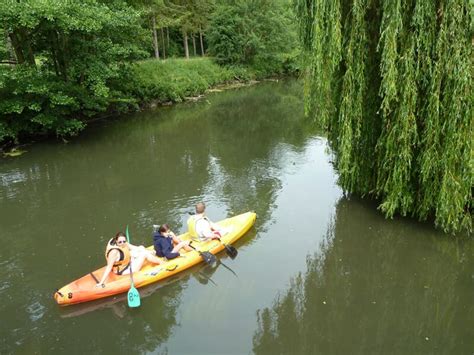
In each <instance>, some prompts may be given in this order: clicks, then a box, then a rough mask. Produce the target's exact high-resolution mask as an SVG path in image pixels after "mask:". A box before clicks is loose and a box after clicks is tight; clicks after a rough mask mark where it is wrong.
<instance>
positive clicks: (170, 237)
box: [153, 224, 192, 260]
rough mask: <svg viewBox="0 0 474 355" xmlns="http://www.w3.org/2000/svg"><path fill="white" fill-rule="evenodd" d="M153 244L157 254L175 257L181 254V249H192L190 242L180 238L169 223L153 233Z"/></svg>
mask: <svg viewBox="0 0 474 355" xmlns="http://www.w3.org/2000/svg"><path fill="white" fill-rule="evenodd" d="M153 244H154V246H155V252H156V255H157V256H161V257H165V258H166V259H168V260H170V259H174V258H176V257H178V256H179V251H180V250H181V249H184V250H185V251H191V250H192V249H191V247H190V246H189V242H187V241H182V240H180V239H179V238H178V237H177V236H176V235H175V234H174V233H173V232H172V231H171V230H170V227H169V226H168V225H167V224H163V225H162V226H160V227H159V228H158V230H156V231H155V232H154V233H153Z"/></svg>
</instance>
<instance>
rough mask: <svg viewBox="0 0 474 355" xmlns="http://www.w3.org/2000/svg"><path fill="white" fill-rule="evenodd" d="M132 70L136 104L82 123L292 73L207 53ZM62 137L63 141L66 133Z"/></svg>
mask: <svg viewBox="0 0 474 355" xmlns="http://www.w3.org/2000/svg"><path fill="white" fill-rule="evenodd" d="M132 72H133V77H134V81H133V86H130V92H131V94H132V95H133V96H134V97H135V99H136V104H135V105H130V106H128V108H125V109H121V110H117V109H115V108H114V107H113V106H112V107H110V108H109V109H108V110H107V111H105V112H102V113H100V112H98V113H97V114H96V115H93V116H91V117H90V118H89V119H87V120H85V121H84V124H85V125H87V124H91V123H94V122H97V121H100V120H104V119H108V118H110V117H112V116H119V115H121V114H125V113H129V112H132V111H141V110H148V109H154V108H157V107H160V106H170V105H174V104H176V103H181V102H186V101H198V100H200V99H202V98H204V97H205V96H206V94H207V93H210V92H221V91H224V90H232V89H238V88H242V87H247V86H250V85H255V84H257V83H260V82H261V81H267V80H276V79H275V78H277V77H278V78H280V77H283V76H289V75H295V74H296V72H283V71H281V72H279V73H264V72H259V71H257V70H255V69H253V68H250V67H247V68H246V67H242V66H239V67H231V66H220V65H218V64H216V63H215V62H214V61H213V59H212V58H209V57H196V58H190V59H185V58H171V59H167V60H160V61H158V60H155V59H148V60H143V61H139V62H136V63H134V64H133V65H132ZM84 128H85V127H84ZM52 137H53V135H52V134H51V132H48V133H44V134H36V135H28V136H26V137H25V138H26V139H25V140H24V141H18V142H17V143H16V144H13V143H12V142H8V143H6V144H4V145H3V146H0V153H3V154H2V155H3V156H5V157H7V156H8V157H15V156H19V155H21V154H22V153H23V152H24V150H22V147H25V146H27V145H30V144H33V143H35V142H37V141H38V140H44V139H49V138H52ZM62 139H63V141H64V142H67V139H66V137H62Z"/></svg>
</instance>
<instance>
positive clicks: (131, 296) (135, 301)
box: [125, 225, 140, 308]
mask: <svg viewBox="0 0 474 355" xmlns="http://www.w3.org/2000/svg"><path fill="white" fill-rule="evenodd" d="M125 235H126V236H127V242H128V243H130V236H129V234H128V225H127V228H126V230H125ZM127 299H128V306H129V307H131V308H134V307H140V294H139V293H138V290H137V289H136V288H135V285H134V284H133V270H132V261H131V260H130V290H128V294H127Z"/></svg>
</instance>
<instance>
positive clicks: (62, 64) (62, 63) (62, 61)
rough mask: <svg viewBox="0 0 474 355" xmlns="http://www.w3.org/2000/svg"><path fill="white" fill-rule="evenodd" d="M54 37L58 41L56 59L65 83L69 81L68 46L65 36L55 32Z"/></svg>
mask: <svg viewBox="0 0 474 355" xmlns="http://www.w3.org/2000/svg"><path fill="white" fill-rule="evenodd" d="M53 33H54V37H55V39H56V43H55V47H56V48H55V50H56V59H57V62H58V66H59V72H60V73H61V76H62V78H63V79H64V81H67V80H68V79H67V63H66V46H65V42H64V38H63V36H61V38H60V35H59V33H58V32H57V31H55V30H53Z"/></svg>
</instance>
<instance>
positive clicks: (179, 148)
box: [0, 80, 474, 354]
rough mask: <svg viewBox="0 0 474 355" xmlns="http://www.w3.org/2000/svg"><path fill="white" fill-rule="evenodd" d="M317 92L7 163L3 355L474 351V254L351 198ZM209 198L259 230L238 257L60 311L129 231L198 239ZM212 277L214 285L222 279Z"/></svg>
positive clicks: (95, 130)
mask: <svg viewBox="0 0 474 355" xmlns="http://www.w3.org/2000/svg"><path fill="white" fill-rule="evenodd" d="M301 97H302V88H301V83H299V82H297V81H294V80H285V81H280V82H266V83H262V84H258V85H255V86H252V87H247V88H243V89H238V90H229V91H225V92H221V93H213V94H209V95H208V96H207V97H206V98H205V99H203V100H201V101H199V102H196V103H184V104H179V105H176V106H173V107H162V108H158V109H156V110H151V111H148V112H142V113H138V114H133V115H129V116H126V117H121V119H120V120H108V121H106V122H101V123H99V124H96V125H95V126H93V127H90V128H89V129H88V130H87V131H86V132H85V133H84V134H82V135H81V136H80V137H78V138H75V139H72V140H71V141H70V142H69V143H68V144H62V143H58V142H42V143H37V144H35V145H32V146H29V147H27V148H26V150H28V152H27V153H26V154H24V155H22V156H20V157H16V158H1V159H0V235H1V238H2V242H3V245H4V246H3V248H2V249H1V250H0V266H1V268H0V319H1V323H0V353H2V354H8V353H17V354H34V353H41V354H66V353H67V354H83V353H103V354H109V353H110V354H114V353H115V354H135V353H157V354H166V353H168V354H249V353H255V354H474V298H473V297H474V243H473V240H472V239H470V238H469V237H467V236H463V235H460V236H458V237H457V238H453V237H451V236H447V235H445V234H443V233H441V232H439V231H437V230H435V229H434V228H432V226H431V224H429V223H418V222H416V221H413V220H410V219H401V218H396V219H394V220H385V219H384V218H383V216H381V214H380V213H379V212H378V211H377V209H376V207H377V205H376V204H375V203H372V202H368V201H363V200H360V199H356V198H353V197H351V198H349V197H347V196H345V195H344V194H343V192H342V191H341V189H340V188H339V187H338V185H337V175H336V172H335V171H334V169H333V167H332V165H331V159H332V156H331V152H330V150H329V148H328V146H327V142H326V139H325V138H324V137H323V136H322V135H321V133H320V132H318V130H317V129H315V128H313V127H314V125H312V124H311V122H308V121H305V120H304V118H303V108H302V98H301ZM200 200H203V201H205V202H206V204H207V206H208V208H207V212H208V215H209V216H210V217H211V218H212V219H214V220H219V219H222V218H225V217H227V216H232V215H234V214H238V213H242V212H245V211H248V210H254V211H256V212H257V215H258V218H257V222H256V224H255V226H254V227H253V228H252V229H251V230H250V231H249V232H248V233H247V234H246V235H245V236H244V237H243V238H242V239H241V240H239V241H238V242H237V243H236V244H235V247H236V248H237V249H238V250H239V255H238V257H237V258H236V259H235V260H231V259H229V258H228V257H227V256H226V255H225V253H221V254H219V258H221V260H222V261H224V262H225V263H226V264H227V265H228V266H229V267H231V268H232V269H233V270H234V271H235V273H236V274H237V277H236V276H234V275H233V274H232V273H231V272H229V271H228V270H227V269H225V268H224V267H222V266H218V267H216V268H211V267H208V266H204V265H199V266H196V267H194V268H192V269H191V270H189V271H187V272H185V273H184V274H181V275H178V276H176V277H174V278H172V279H169V280H167V281H166V282H164V283H161V284H155V285H151V286H148V287H146V288H144V289H141V290H140V292H141V295H142V306H141V307H140V308H138V309H130V308H128V307H127V302H126V300H125V298H124V297H123V296H121V297H116V298H111V299H105V300H102V301H98V302H93V303H88V304H83V305H77V306H70V307H59V306H57V305H56V303H55V302H54V300H53V298H52V295H53V292H54V290H55V289H57V288H59V287H61V286H63V285H64V284H66V283H68V282H70V281H72V280H74V279H76V278H78V277H79V276H82V275H84V274H86V273H88V272H90V271H92V270H93V269H95V268H98V267H100V266H102V265H103V264H104V262H105V261H104V256H103V252H104V246H105V243H106V241H107V240H108V239H109V238H110V237H111V236H113V235H114V234H115V233H116V232H117V231H119V230H123V229H124V228H125V225H127V224H129V226H130V231H131V237H132V242H134V244H144V245H149V244H151V232H152V228H151V225H152V224H153V223H164V222H167V223H169V224H171V225H172V229H174V231H175V232H184V231H185V221H186V219H187V212H188V211H191V210H192V208H193V206H194V204H195V203H196V202H198V201H200ZM209 279H211V280H212V281H210V280H209Z"/></svg>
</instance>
